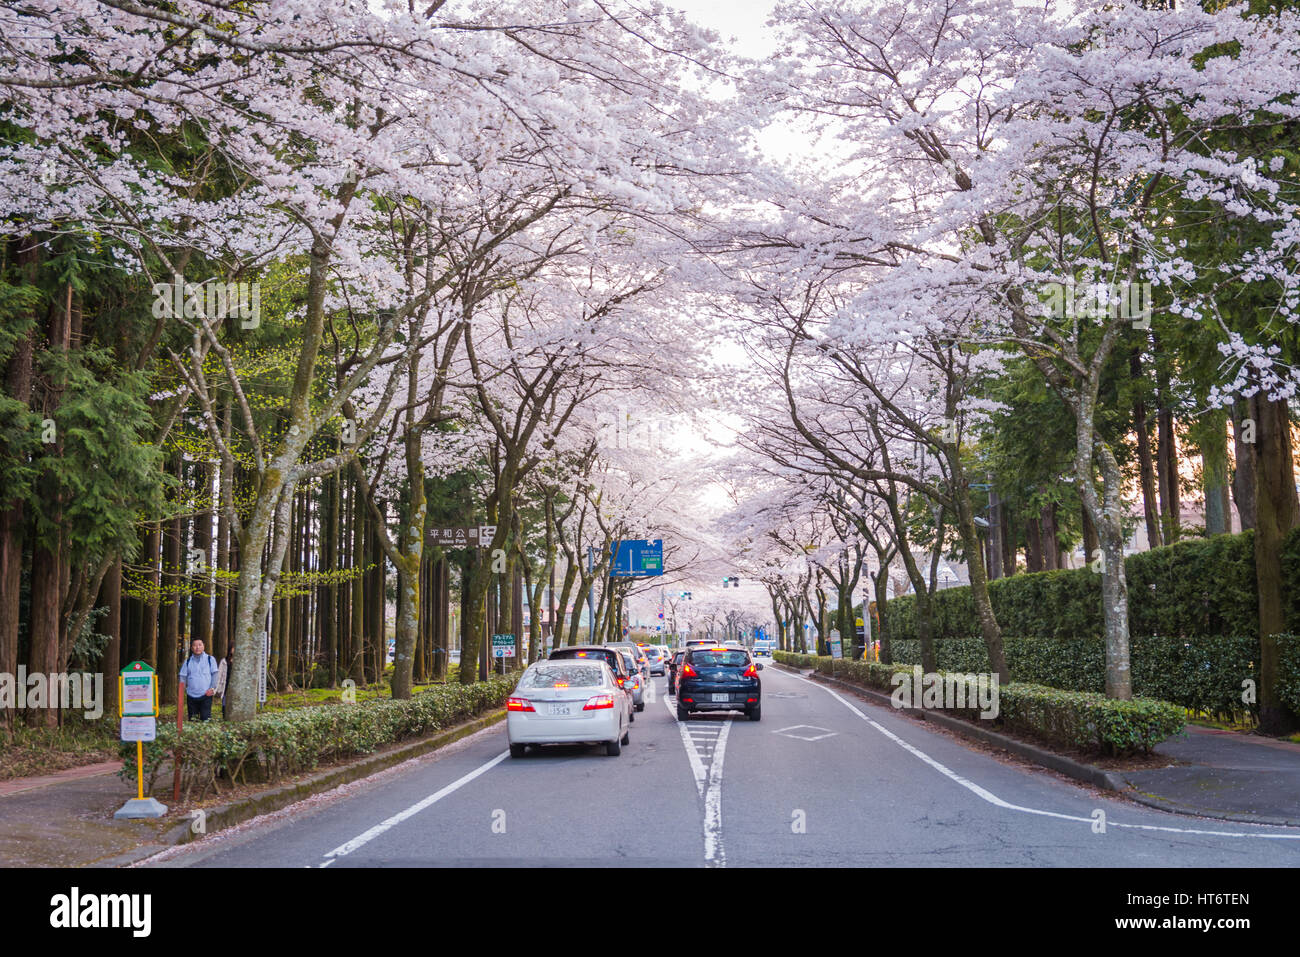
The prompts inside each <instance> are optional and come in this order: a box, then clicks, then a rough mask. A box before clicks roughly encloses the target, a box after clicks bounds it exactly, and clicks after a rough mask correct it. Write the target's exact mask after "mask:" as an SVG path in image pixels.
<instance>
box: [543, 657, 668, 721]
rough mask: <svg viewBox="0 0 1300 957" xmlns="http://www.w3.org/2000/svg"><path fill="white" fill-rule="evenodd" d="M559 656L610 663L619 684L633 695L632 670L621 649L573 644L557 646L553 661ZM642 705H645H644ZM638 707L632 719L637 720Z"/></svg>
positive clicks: (629, 694)
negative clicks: (620, 651) (628, 666)
mask: <svg viewBox="0 0 1300 957" xmlns="http://www.w3.org/2000/svg"><path fill="white" fill-rule="evenodd" d="M559 658H578V659H584V660H595V661H603V662H605V664H607V665H609V670H610V671H612V672H614V680H615V681H617V682H618V686H619V687H620V688H622V689H623V691H624V692H625V693H626V694H627V696H628V697H629V698H631V697H632V692H633V688H632V681H631V678H632V672H630V671H628V669H627V662H625V661H624V660H623V656H622V655H621V654H619V650H618V649H617V648H615V647H613V646H611V645H572V646H569V647H564V648H556V649H555V650H554V651H552V652H551V657H550V660H551V661H555V660H557V659H559ZM642 707H645V706H644V705H642ZM636 711H637V709H636V708H633V709H632V715H631V716H630V720H632V721H635V720H636V716H635V715H636Z"/></svg>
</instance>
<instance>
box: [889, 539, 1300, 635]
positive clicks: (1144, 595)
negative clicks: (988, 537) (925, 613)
mask: <svg viewBox="0 0 1300 957" xmlns="http://www.w3.org/2000/svg"><path fill="white" fill-rule="evenodd" d="M1254 548H1255V544H1254V533H1253V532H1242V533H1241V534H1239V535H1215V536H1212V537H1210V538H1197V539H1188V540H1187V541H1183V542H1178V543H1176V544H1173V545H1169V546H1166V547H1164V548H1153V549H1151V550H1150V551H1146V552H1139V553H1137V554H1136V555H1130V556H1129V557H1128V558H1126V559H1125V560H1124V570H1125V574H1126V577H1127V579H1128V589H1129V633H1130V634H1131V635H1168V636H1170V637H1171V638H1182V639H1195V638H1197V637H1199V636H1201V635H1215V636H1243V637H1246V638H1249V639H1252V640H1254V639H1258V637H1259V621H1258V611H1259V605H1258V599H1257V597H1256V595H1255V560H1254ZM1282 567H1283V575H1284V579H1283V588H1284V601H1285V610H1286V613H1287V616H1288V617H1287V622H1288V631H1294V632H1300V529H1295V530H1294V531H1292V532H1291V534H1290V535H1289V536H1288V537H1287V540H1286V543H1285V545H1284V547H1283V550H1282ZM989 599H990V600H991V601H992V603H993V612H994V614H995V615H997V619H998V624H999V625H1000V626H1001V627H1002V631H1003V633H1004V634H1007V635H1013V636H1014V635H1024V636H1031V637H1034V638H1066V639H1076V638H1100V637H1101V635H1102V614H1101V576H1100V575H1098V574H1097V573H1096V572H1093V571H1092V570H1091V569H1090V568H1079V569H1073V570H1069V569H1067V570H1064V571H1054V572H1035V573H1033V574H1021V575H1013V576H1012V577H1010V578H999V579H997V580H996V581H992V582H989ZM885 616H886V622H887V626H888V628H889V634H890V635H891V636H896V637H897V638H905V637H908V636H913V635H915V634H916V599H915V597H913V596H904V597H901V598H895V599H892V600H890V601H889V602H888V603H887V604H886V606H885ZM979 633H980V628H979V619H978V617H977V616H976V614H975V606H974V602H973V601H972V600H971V597H970V589H969V588H968V587H965V586H963V587H960V588H945V589H943V590H941V591H937V592H935V595H934V637H935V638H937V639H948V638H970V637H972V636H976V635H979Z"/></svg>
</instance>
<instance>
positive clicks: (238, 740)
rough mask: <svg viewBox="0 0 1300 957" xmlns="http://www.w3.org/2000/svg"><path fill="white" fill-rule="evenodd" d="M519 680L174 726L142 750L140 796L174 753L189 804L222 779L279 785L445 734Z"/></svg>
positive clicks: (127, 771)
mask: <svg viewBox="0 0 1300 957" xmlns="http://www.w3.org/2000/svg"><path fill="white" fill-rule="evenodd" d="M518 681H519V675H518V674H517V673H515V674H509V675H503V676H497V677H493V678H491V679H489V680H487V681H483V682H479V683H477V684H472V685H459V684H455V685H437V686H435V687H433V688H431V689H429V690H427V691H424V692H421V693H419V694H417V695H415V696H414V697H413V698H411V699H410V700H407V701H394V700H392V699H381V700H375V701H367V702H362V703H357V704H325V705H319V706H317V707H310V708H294V709H292V710H289V711H276V712H270V713H267V714H263V715H259V716H257V717H256V718H254V719H253V720H251V721H245V722H241V723H238V724H235V723H228V722H224V721H208V722H197V721H196V722H193V723H190V724H187V725H186V726H185V731H184V732H183V733H181V734H180V735H178V734H177V732H176V728H175V726H174V725H165V726H163V727H160V728H159V729H158V738H157V740H155V741H151V742H147V743H146V744H145V767H144V773H145V785H146V790H148V791H152V789H153V785H154V781H155V779H156V778H157V775H158V770H159V767H160V766H161V764H162V762H163V760H164V759H165V758H167V757H168V756H169V755H171V754H172V752H173V751H175V752H176V753H177V754H178V755H179V757H180V759H181V767H182V780H181V783H182V785H183V787H184V788H185V799H186V800H189V798H190V796H191V794H197V795H199V796H202V795H204V794H206V793H208V792H209V791H214V790H218V789H219V786H220V785H219V782H221V781H224V782H226V783H231V784H234V783H248V782H250V781H277V780H279V779H281V778H283V777H285V776H288V775H293V774H299V773H302V772H304V771H310V770H311V769H313V768H315V767H317V766H318V765H320V764H322V763H328V762H330V761H336V760H340V759H343V758H348V757H353V756H355V755H360V754H369V753H371V752H372V751H375V750H377V749H379V748H381V747H384V746H386V745H389V744H393V743H395V742H398V741H402V740H404V739H407V738H415V737H422V736H425V735H428V734H432V733H433V732H436V731H441V730H444V729H446V728H449V727H451V726H453V725H455V724H459V723H460V722H462V721H465V720H467V719H469V718H472V717H474V716H475V715H478V714H481V713H482V712H484V711H487V710H490V709H492V708H498V707H502V706H504V704H505V700H506V698H508V697H509V696H510V692H511V691H513V690H514V687H515V685H516V684H517V683H518ZM178 739H179V740H178ZM122 759H123V769H122V770H121V771H120V772H119V776H120V777H121V778H122V779H123V780H126V781H130V782H131V783H132V784H134V783H135V747H134V746H133V745H125V744H124V745H123V747H122ZM219 773H220V775H221V776H220V777H219Z"/></svg>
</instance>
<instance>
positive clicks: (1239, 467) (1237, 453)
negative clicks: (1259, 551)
mask: <svg viewBox="0 0 1300 957" xmlns="http://www.w3.org/2000/svg"><path fill="white" fill-rule="evenodd" d="M1252 407H1253V404H1252V402H1251V401H1250V400H1248V399H1237V400H1236V401H1235V402H1233V404H1232V441H1233V460H1234V462H1235V463H1236V467H1235V468H1234V469H1233V472H1232V500H1233V501H1234V502H1235V503H1236V505H1237V518H1238V519H1240V521H1241V530H1242V531H1243V532H1244V531H1246V530H1247V529H1251V528H1254V527H1255V497H1256V496H1255V484H1256V482H1255V446H1256V444H1258V442H1259V422H1258V421H1257V420H1256V419H1254V418H1252V417H1251V416H1252V412H1251V410H1252ZM1246 439H1250V441H1249V442H1247V441H1245V440H1246Z"/></svg>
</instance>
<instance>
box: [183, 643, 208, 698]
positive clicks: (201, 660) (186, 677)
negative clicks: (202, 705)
mask: <svg viewBox="0 0 1300 957" xmlns="http://www.w3.org/2000/svg"><path fill="white" fill-rule="evenodd" d="M205 665H206V666H207V667H204V666H205ZM178 677H179V678H180V680H181V681H184V682H185V696H186V697H187V698H202V697H203V696H204V695H205V694H207V693H208V689H209V688H211V687H212V686H213V685H214V684H215V683H216V680H217V659H215V658H213V657H212V656H211V655H209V654H206V653H205V654H204V655H203V656H202V657H198V658H196V657H195V656H194V655H190V656H189V657H188V658H186V659H185V664H183V665H181V670H180V675H179V676H178Z"/></svg>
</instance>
